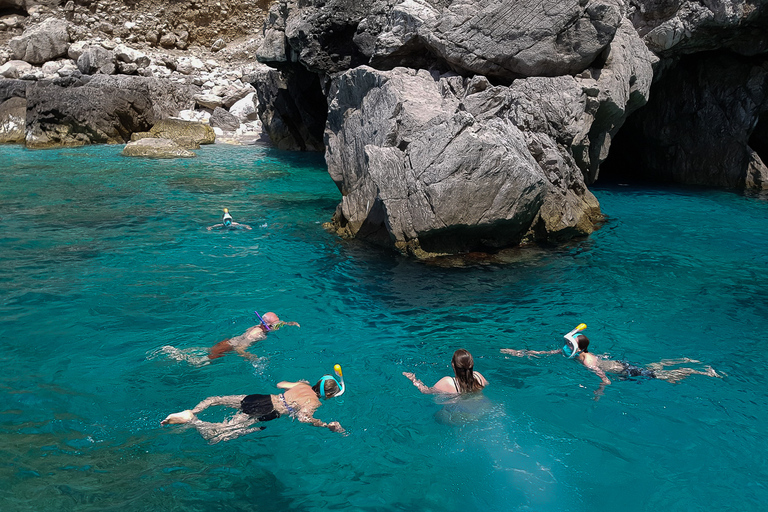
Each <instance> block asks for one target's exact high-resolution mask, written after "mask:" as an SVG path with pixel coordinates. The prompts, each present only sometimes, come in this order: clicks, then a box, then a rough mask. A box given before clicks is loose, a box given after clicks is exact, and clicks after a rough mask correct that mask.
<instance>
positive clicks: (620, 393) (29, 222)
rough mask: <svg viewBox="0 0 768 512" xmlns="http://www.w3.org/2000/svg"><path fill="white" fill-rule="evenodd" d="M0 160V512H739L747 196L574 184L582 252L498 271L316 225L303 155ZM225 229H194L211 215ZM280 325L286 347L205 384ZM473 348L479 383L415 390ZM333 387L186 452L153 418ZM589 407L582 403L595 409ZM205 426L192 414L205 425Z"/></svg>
mask: <svg viewBox="0 0 768 512" xmlns="http://www.w3.org/2000/svg"><path fill="white" fill-rule="evenodd" d="M119 151H120V147H116V146H98V147H87V148H80V149H66V150H50V151H27V150H25V149H23V148H19V147H8V146H5V147H1V148H0V152H1V153H0V154H2V159H1V160H0V168H1V172H0V335H1V336H0V343H2V347H3V350H2V353H1V355H0V360H2V362H3V363H4V367H5V371H4V372H3V374H2V375H1V376H0V389H2V394H3V400H2V404H1V405H0V459H1V460H2V463H1V464H0V502H1V503H2V506H1V507H0V508H1V509H2V510H3V511H4V512H9V511H22V510H77V511H91V510H94V511H96V510H99V511H101V510H106V509H115V510H160V509H163V510H186V511H189V510H193V511H196V510H200V511H203V510H249V511H252V510H260V511H267V510H281V511H282V510H293V511H319V510H329V509H336V510H381V511H385V510H387V511H389V510H409V511H410V510H423V511H431V510H434V511H457V512H458V511H468V510H469V511H471V510H535V511H564V510H568V511H571V510H572V511H594V510H615V509H617V508H620V509H621V510H623V511H627V510H629V511H633V510H638V511H639V510H666V511H676V510H680V511H683V510H686V511H687V510H701V509H705V508H706V509H726V510H762V509H763V507H764V504H765V503H766V502H767V501H768V489H766V484H765V482H768V468H767V467H766V465H765V461H764V449H763V448H762V447H763V446H764V441H765V439H764V435H765V425H766V423H767V422H768V391H766V386H765V377H764V376H765V374H766V370H768V363H766V358H765V357H764V350H762V347H761V344H762V345H764V343H765V342H764V338H765V332H764V331H765V329H766V326H768V281H767V280H766V270H767V269H768V202H766V201H765V200H762V199H760V198H758V197H745V196H742V195H738V194H734V193H730V192H724V191H711V190H702V189H696V190H691V189H682V188H674V189H669V188H667V189H662V188H652V187H633V186H627V187H620V186H616V187H608V186H603V187H597V188H595V190H594V191H595V194H596V195H597V197H598V199H599V200H600V203H601V205H602V209H603V212H604V213H605V214H606V215H607V221H606V223H605V225H604V226H603V227H602V228H601V229H600V230H599V231H597V232H596V233H594V234H593V235H592V236H590V237H589V238H588V239H586V240H583V241H577V242H573V243H571V244H569V245H568V246H567V247H563V248H560V249H557V250H541V249H536V250H530V251H524V252H522V253H520V257H519V258H517V259H514V260H513V261H512V262H511V263H508V264H505V265H499V264H483V265H481V264H478V265H474V266H468V267H463V268H443V267H438V266H430V265H425V264H423V263H418V262H414V261H411V260H408V259H405V258H402V257H400V256H397V255H395V254H392V253H390V252H388V251H384V250H380V249H376V248H371V247H368V246H365V245H363V244H360V243H356V242H354V241H353V242H350V241H343V240H340V239H339V238H337V237H336V236H335V235H333V234H330V233H328V232H326V231H324V230H323V228H322V226H321V224H322V223H323V222H325V221H328V220H329V219H330V217H331V215H332V214H333V211H334V209H335V207H336V205H337V203H338V201H339V199H340V194H339V192H338V190H337V189H336V187H335V186H334V184H333V183H332V181H331V180H330V178H329V177H328V174H327V173H326V172H325V167H324V162H323V159H322V156H321V155H304V154H291V153H285V152H279V151H276V150H272V149H265V148H260V147H253V146H248V147H222V146H218V145H217V146H212V147H204V148H203V149H202V150H200V151H199V152H198V155H199V156H198V158H196V159H189V160H171V161H156V160H139V159H128V158H124V157H121V156H120V155H119ZM225 207H226V208H229V210H230V212H231V213H232V215H233V216H234V218H235V220H236V221H238V222H241V223H246V224H249V225H250V226H251V227H252V230H250V231H246V230H241V231H207V230H206V227H207V226H209V225H212V224H215V223H217V222H219V219H220V215H221V209H222V208H225ZM255 309H256V310H259V311H260V312H262V313H263V312H266V311H268V310H271V311H275V312H277V313H278V314H279V315H280V316H281V318H282V319H284V320H294V321H298V322H299V323H300V324H301V327H300V328H295V327H286V328H284V329H283V330H280V331H279V332H275V333H271V334H270V335H269V337H268V339H267V340H265V341H263V342H261V343H259V344H258V345H255V346H254V347H252V352H253V353H255V354H257V355H258V356H259V358H258V359H257V360H255V361H248V360H245V359H242V358H240V357H237V356H234V355H228V356H226V357H223V358H221V359H217V360H215V361H213V363H212V364H208V365H205V366H202V367H196V366H193V365H189V364H186V363H184V362H177V361H174V360H171V359H168V358H167V357H164V356H163V354H162V353H159V352H158V350H159V349H160V348H161V347H163V346H165V345H171V346H174V347H177V348H179V349H182V350H193V349H195V348H201V349H202V348H204V347H209V346H211V345H213V344H215V343H216V342H218V341H220V340H222V339H224V338H228V337H231V336H233V335H236V334H240V333H242V332H243V331H244V330H245V329H246V328H247V327H249V326H251V325H253V324H254V315H253V311H254V310H255ZM579 322H585V323H587V324H588V326H589V327H588V329H587V331H586V334H588V335H589V337H590V339H591V340H592V347H591V348H593V349H594V352H596V353H599V354H608V355H610V356H611V357H614V358H617V359H627V360H630V361H632V362H634V363H636V364H647V363H651V362H654V361H658V360H660V359H664V358H680V357H690V358H693V359H697V360H700V361H701V363H698V364H696V363H692V364H690V365H688V366H691V367H695V368H698V369H701V368H703V367H704V366H705V365H707V364H710V365H712V366H714V368H715V369H716V370H717V371H719V372H722V373H724V374H727V376H725V377H724V378H722V379H715V378H710V377H704V376H697V375H696V376H691V377H689V378H687V379H685V380H683V381H681V382H680V383H679V384H675V385H673V384H669V383H667V382H662V381H659V380H644V379H637V380H626V381H620V380H618V379H616V380H614V382H613V384H612V385H611V386H609V387H608V388H607V389H606V390H605V392H604V393H603V394H602V396H599V397H596V396H595V390H596V389H597V387H598V383H599V381H598V379H597V378H596V377H595V376H594V375H592V374H590V373H589V372H587V371H586V370H584V369H583V368H582V367H580V366H579V365H578V364H577V363H575V362H573V361H569V360H567V359H565V358H564V357H562V356H559V355H558V356H551V357H547V358H541V359H525V358H522V359H521V358H516V357H511V356H506V355H504V354H501V353H500V352H499V349H500V348H504V347H512V348H529V349H539V350H546V349H552V348H557V347H559V346H561V345H562V343H561V342H562V334H563V333H564V332H566V331H568V330H570V329H571V328H573V327H574V326H575V325H576V324H578V323H579ZM460 347H464V348H467V349H468V350H470V351H471V352H472V353H473V355H474V357H475V368H476V369H477V370H479V371H480V372H482V373H483V374H484V375H485V376H486V378H487V379H488V380H489V381H490V383H491V385H490V386H489V387H488V388H487V389H486V390H485V391H484V394H483V396H481V397H474V398H472V399H468V400H459V401H451V400H444V399H438V398H435V397H432V396H427V395H422V394H420V393H419V392H418V391H417V389H416V388H415V387H413V386H412V385H411V383H410V382H409V381H408V380H407V379H406V378H405V377H403V376H402V375H401V373H402V372H403V371H413V372H415V373H416V374H417V376H418V377H420V378H422V379H423V380H424V381H425V382H427V383H428V384H432V383H434V382H435V381H437V380H438V379H439V378H440V377H442V376H443V375H447V374H449V372H450V364H449V363H450V357H451V354H452V353H453V351H454V350H455V349H457V348H460ZM335 363H340V364H341V365H342V366H343V368H344V374H345V377H346V383H347V388H348V390H347V392H346V394H345V395H344V396H343V397H341V398H339V399H335V400H329V401H327V402H325V404H324V405H323V407H321V408H320V409H319V411H318V413H317V416H318V417H320V418H321V419H324V420H326V421H330V420H338V421H339V422H341V424H342V425H343V426H344V427H345V428H346V429H347V433H346V435H339V434H335V433H332V432H329V431H328V430H325V429H318V428H313V427H310V426H307V425H304V424H301V423H299V422H297V421H292V420H291V419H289V418H280V419H278V420H275V421H273V422H270V423H267V424H266V425H267V428H266V430H264V431H262V432H257V433H253V434H250V435H248V436H245V437H242V438H239V439H236V440H233V441H229V442H226V443H219V444H216V445H209V444H207V442H206V441H204V440H203V439H202V438H201V437H200V436H199V435H198V434H197V433H196V431H195V430H194V429H190V428H185V427H183V426H175V425H174V426H167V427H161V426H160V425H159V422H160V420H161V419H162V418H164V417H165V416H166V415H167V414H169V413H171V412H176V411H179V410H182V409H187V408H190V407H192V406H194V405H195V404H196V403H197V402H198V401H199V400H202V399H203V398H205V397H207V396H211V395H221V394H246V393H270V392H277V389H276V388H275V387H274V384H275V383H276V382H278V381H280V380H298V379H301V378H307V379H309V380H312V381H313V382H314V381H315V380H317V379H318V378H319V377H320V376H322V375H323V374H324V373H330V372H331V371H332V367H333V365H334V364H335ZM596 398H599V400H596ZM219 412H220V413H222V414H223V413H224V412H225V411H210V414H209V413H208V412H206V414H207V415H208V416H207V417H208V418H216V417H223V416H222V415H218V416H217V413H219Z"/></svg>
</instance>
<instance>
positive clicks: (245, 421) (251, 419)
mask: <svg viewBox="0 0 768 512" xmlns="http://www.w3.org/2000/svg"><path fill="white" fill-rule="evenodd" d="M334 371H335V373H336V375H338V377H339V378H338V379H337V378H336V377H334V376H332V375H325V376H323V377H322V378H321V379H320V380H318V381H317V383H316V384H315V385H314V386H310V385H309V382H308V381H305V380H301V381H298V382H287V381H282V382H278V383H277V387H278V388H280V389H284V390H285V391H284V392H283V393H280V394H277V395H229V396H214V397H210V398H206V399H205V400H203V401H202V402H200V403H199V404H197V405H196V406H195V408H194V409H188V410H186V411H181V412H177V413H174V414H170V415H168V416H167V417H166V418H165V419H164V420H163V421H161V422H160V424H161V425H172V424H189V425H192V426H193V427H195V428H196V429H197V431H198V432H199V433H200V435H201V436H203V438H205V439H206V440H207V441H209V442H210V444H216V443H218V442H220V441H229V440H231V439H235V438H237V437H240V436H243V435H246V434H250V433H251V432H256V431H258V430H264V429H265V428H266V427H264V426H260V425H257V424H258V423H264V422H267V421H272V420H274V419H277V418H279V417H280V416H291V417H292V418H295V419H297V420H299V421H301V422H302V423H307V424H310V425H312V426H315V427H324V428H327V429H329V430H331V431H332V432H340V433H343V432H344V429H343V428H342V427H341V425H340V424H339V422H338V421H332V422H330V423H326V422H324V421H321V420H319V419H317V418H315V417H314V414H315V411H316V410H317V408H318V407H320V406H321V405H322V402H320V398H333V397H339V396H341V395H343V394H344V391H346V387H345V385H344V377H343V376H342V372H341V366H340V365H338V364H337V365H335V366H334ZM217 405H221V406H225V407H231V408H233V409H237V412H236V413H235V415H234V416H233V417H232V418H230V419H228V420H225V421H223V422H220V423H212V422H208V421H202V420H200V419H199V418H198V417H197V414H199V413H201V412H202V411H204V410H205V409H207V408H208V407H211V406H217Z"/></svg>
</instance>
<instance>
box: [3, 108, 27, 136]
mask: <svg viewBox="0 0 768 512" xmlns="http://www.w3.org/2000/svg"><path fill="white" fill-rule="evenodd" d="M26 123H27V100H26V99H25V98H19V97H12V98H8V99H7V100H5V101H0V144H20V143H22V142H24V133H25V128H26Z"/></svg>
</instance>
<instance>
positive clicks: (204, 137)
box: [149, 119, 216, 147]
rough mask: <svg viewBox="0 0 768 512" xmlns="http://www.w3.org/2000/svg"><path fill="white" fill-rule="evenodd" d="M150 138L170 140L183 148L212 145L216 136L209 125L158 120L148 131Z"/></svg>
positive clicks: (178, 120) (174, 120)
mask: <svg viewBox="0 0 768 512" xmlns="http://www.w3.org/2000/svg"><path fill="white" fill-rule="evenodd" d="M149 135H150V136H151V137H155V138H160V139H171V140H173V141H175V142H177V143H181V144H180V145H182V146H184V147H189V146H190V144H191V146H192V147H199V145H200V144H213V143H214V142H215V141H216V134H215V133H214V131H213V128H211V126H210V125H208V124H206V123H199V122H196V121H186V120H184V119H160V120H159V121H157V122H156V123H155V124H154V126H152V128H151V129H150V130H149Z"/></svg>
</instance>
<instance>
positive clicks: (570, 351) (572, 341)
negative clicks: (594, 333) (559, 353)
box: [563, 324, 587, 359]
mask: <svg viewBox="0 0 768 512" xmlns="http://www.w3.org/2000/svg"><path fill="white" fill-rule="evenodd" d="M586 328H587V324H579V325H577V326H576V328H575V329H574V330H572V331H571V332H569V333H568V334H566V335H565V336H563V338H565V345H564V346H563V353H564V354H565V355H566V356H568V358H569V359H570V358H572V357H574V356H575V355H576V352H578V351H579V342H578V340H577V339H576V337H577V335H578V334H579V333H580V332H581V331H583V330H584V329H586Z"/></svg>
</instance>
